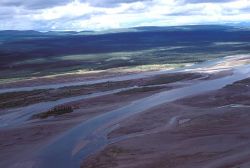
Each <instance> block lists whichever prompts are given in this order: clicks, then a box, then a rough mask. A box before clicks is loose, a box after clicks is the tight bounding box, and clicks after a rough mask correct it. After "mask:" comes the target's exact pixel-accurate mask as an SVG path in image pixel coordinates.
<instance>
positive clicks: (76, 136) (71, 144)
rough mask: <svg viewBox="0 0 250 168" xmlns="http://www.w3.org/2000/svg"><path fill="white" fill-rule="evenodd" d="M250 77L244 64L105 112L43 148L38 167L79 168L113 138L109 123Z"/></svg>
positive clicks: (36, 159) (38, 158) (35, 158)
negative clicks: (222, 74)
mask: <svg viewBox="0 0 250 168" xmlns="http://www.w3.org/2000/svg"><path fill="white" fill-rule="evenodd" d="M249 76H250V66H249V65H245V66H241V67H238V68H236V69H234V73H233V75H231V76H227V77H223V78H220V79H214V80H208V81H201V82H200V83H197V84H194V85H191V86H187V87H183V88H178V89H173V90H170V91H164V92H161V93H157V94H154V95H152V96H149V97H146V98H143V99H140V100H137V101H134V102H132V103H130V104H129V105H126V106H124V107H122V108H119V109H116V110H112V111H110V112H107V113H103V114H102V115H99V116H97V117H94V118H92V119H90V120H87V121H85V122H83V123H81V124H79V125H78V126H76V127H75V128H73V129H71V130H69V131H67V132H66V133H64V134H63V135H61V136H59V137H58V138H57V139H54V140H53V142H51V143H50V144H49V145H48V146H46V147H44V148H43V149H41V151H39V152H38V154H37V155H35V156H34V158H33V160H35V161H36V166H35V167H38V168H45V167H46V168H55V167H60V168H69V167H70V168H79V167H80V164H81V162H82V160H84V159H86V158H87V157H88V156H89V155H91V154H92V153H95V152H96V151H98V150H100V149H102V148H103V147H105V146H106V145H107V144H109V141H108V140H107V139H106V134H107V133H108V132H109V131H110V128H109V126H111V125H114V124H116V123H118V122H119V121H121V120H123V119H125V118H127V117H129V116H132V115H134V114H137V113H141V112H143V111H145V110H148V109H150V108H153V107H155V106H158V105H161V104H163V103H167V102H172V101H175V100H177V99H181V98H184V97H188V96H192V95H197V94H201V93H204V92H209V91H213V90H217V89H220V88H222V87H224V86H226V85H228V84H232V83H234V82H236V81H239V80H242V79H245V78H247V77H249ZM79 144H84V145H80V146H81V147H78V148H79V149H78V150H75V149H76V148H77V146H79Z"/></svg>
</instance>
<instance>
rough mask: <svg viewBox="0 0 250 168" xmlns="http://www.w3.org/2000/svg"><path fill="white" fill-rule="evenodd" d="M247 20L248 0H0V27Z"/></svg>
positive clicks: (90, 27) (104, 26)
mask: <svg viewBox="0 0 250 168" xmlns="http://www.w3.org/2000/svg"><path fill="white" fill-rule="evenodd" d="M232 22H236V23H237V22H250V0H0V29H1V30H7V29H8V30H9V29H16V30H27V29H29V30H30V29H33V30H76V31H81V30H105V29H112V28H128V27H137V26H173V25H187V24H216V23H219V24H221V23H232Z"/></svg>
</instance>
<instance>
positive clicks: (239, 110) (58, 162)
mask: <svg viewBox="0 0 250 168" xmlns="http://www.w3.org/2000/svg"><path fill="white" fill-rule="evenodd" d="M249 62H250V57H249V56H247V55H242V56H235V57H227V58H225V59H222V60H217V61H214V62H213V61H212V62H209V63H204V64H201V65H198V66H193V67H188V68H184V69H182V68H181V69H179V70H174V71H153V72H147V73H138V74H136V75H135V74H126V75H124V76H119V75H118V76H116V75H115V74H113V75H112V76H110V75H109V76H108V77H107V78H106V79H105V77H103V76H102V75H100V76H99V75H97V76H93V77H91V78H89V79H88V78H79V80H80V82H81V83H80V84H79V80H77V77H76V78H74V80H75V81H71V82H70V84H68V82H69V81H68V80H66V79H65V82H62V83H60V82H59V83H51V82H49V81H50V80H51V79H50V80H48V81H47V83H40V80H38V81H37V84H35V88H34V87H33V85H31V83H30V81H29V80H28V81H23V82H20V83H18V84H17V83H15V82H14V83H12V84H10V85H9V86H10V87H9V88H8V86H7V85H2V87H1V88H0V90H1V89H2V93H1V94H0V98H1V102H0V107H1V110H0V167H5V168H12V167H13V168H17V167H20V168H23V167H25V168H45V167H46V168H50V167H51V168H52V167H53V168H54V167H61V168H75V167H83V168H85V167H86V168H111V167H117V168H125V167H129V168H132V167H136V168H139V167H142V168H147V167H148V168H150V167H166V168H182V167H183V168H184V167H185V168H188V167H192V168H194V167H197V168H198V167H207V168H210V167H211V168H214V167H221V168H222V167H237V166H238V167H249V165H250V160H249V158H250V145H249V144H250V141H249V138H250V137H249V133H250V132H249V129H248V128H249V126H250V119H249V114H248V111H249V109H250V102H249V98H250V79H249V77H250V68H249V64H248V63H249ZM131 75H132V77H131ZM71 77H72V76H71ZM71 77H70V78H68V79H69V80H70V79H71ZM72 78H73V77H72ZM117 78H119V80H117ZM59 81H60V80H59ZM74 82H77V84H74ZM64 83H65V84H66V85H60V87H54V86H55V85H57V86H58V84H64ZM46 84H47V85H46ZM13 88H14V89H17V90H16V91H15V92H12V91H10V90H8V89H13ZM27 88H28V89H27ZM4 89H7V90H4ZM5 91H6V92H5ZM55 107H70V108H72V110H73V112H67V111H66V112H65V111H64V112H63V113H59V112H58V111H55V110H54V111H53V109H54V108H55ZM48 112H49V113H48ZM41 114H43V115H41ZM41 116H43V117H41ZM44 116H45V117H44Z"/></svg>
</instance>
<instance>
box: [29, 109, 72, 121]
mask: <svg viewBox="0 0 250 168" xmlns="http://www.w3.org/2000/svg"><path fill="white" fill-rule="evenodd" d="M73 111H74V110H73V108H72V107H71V106H58V107H55V108H53V109H51V110H49V111H47V112H43V113H40V114H36V115H34V116H33V117H32V118H34V119H35V118H40V119H45V118H48V117H51V116H58V115H63V114H67V113H72V112H73Z"/></svg>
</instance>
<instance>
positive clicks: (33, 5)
mask: <svg viewBox="0 0 250 168" xmlns="http://www.w3.org/2000/svg"><path fill="white" fill-rule="evenodd" d="M71 1H72V0H49V1H45V0H11V1H10V0H1V1H0V6H6V7H23V8H27V9H43V8H51V7H54V6H58V5H64V4H67V3H69V2H71Z"/></svg>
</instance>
